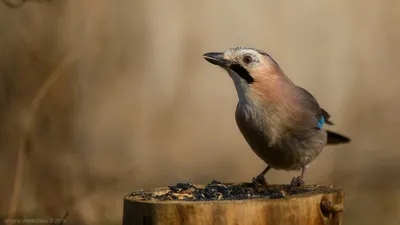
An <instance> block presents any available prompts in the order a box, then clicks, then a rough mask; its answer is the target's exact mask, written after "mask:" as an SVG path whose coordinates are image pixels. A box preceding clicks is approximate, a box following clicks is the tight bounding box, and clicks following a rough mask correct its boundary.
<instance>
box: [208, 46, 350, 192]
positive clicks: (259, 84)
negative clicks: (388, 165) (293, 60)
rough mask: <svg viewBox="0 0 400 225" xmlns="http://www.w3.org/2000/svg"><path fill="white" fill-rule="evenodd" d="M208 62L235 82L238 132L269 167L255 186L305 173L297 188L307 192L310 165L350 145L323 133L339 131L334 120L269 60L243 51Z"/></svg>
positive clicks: (235, 50)
mask: <svg viewBox="0 0 400 225" xmlns="http://www.w3.org/2000/svg"><path fill="white" fill-rule="evenodd" d="M203 57H204V58H205V60H207V61H208V62H210V63H212V64H215V65H217V66H219V67H221V68H223V69H224V70H226V72H227V73H228V74H229V76H230V77H231V78H232V80H233V83H234V85H235V88H236V92H237V95H238V98H239V102H238V104H237V107H236V113H235V119H236V123H237V126H238V127H239V130H240V132H241V133H242V135H243V137H244V138H245V140H246V142H247V143H248V144H249V146H250V147H251V149H252V150H253V151H254V153H255V154H256V155H257V156H258V157H259V158H261V159H262V160H263V161H264V162H265V163H266V164H267V167H266V168H265V169H264V170H263V171H262V172H261V173H260V174H259V175H258V176H257V177H255V178H253V183H258V184H263V185H267V182H266V179H265V174H266V173H267V172H268V171H269V170H270V169H271V168H273V169H276V170H286V171H290V170H296V171H300V170H301V174H300V176H298V177H293V179H292V181H291V185H292V186H302V185H304V177H305V173H306V170H307V167H308V165H309V164H310V163H311V162H312V161H313V160H315V159H316V158H317V156H318V155H319V154H320V153H321V151H322V148H323V147H324V146H325V145H327V144H340V143H347V142H349V141H350V139H349V138H347V137H345V136H343V135H340V134H337V133H334V132H332V131H327V130H324V129H322V127H323V125H324V124H325V123H326V124H329V125H333V123H332V122H331V121H330V120H329V119H330V115H329V114H328V113H327V112H326V111H325V110H324V109H323V108H321V107H320V106H319V104H318V102H317V100H316V99H315V98H314V97H313V96H312V95H311V94H310V93H309V92H308V91H306V90H305V89H303V88H301V87H299V86H296V85H295V84H294V83H293V82H292V81H291V80H290V79H289V78H288V77H287V76H286V75H285V73H284V72H283V70H282V69H281V67H280V66H279V65H278V63H277V62H276V61H275V60H274V59H273V58H272V57H271V56H270V55H269V54H267V53H265V52H263V51H261V50H258V49H254V48H247V47H237V48H231V49H228V50H226V51H224V52H210V53H205V54H204V55H203Z"/></svg>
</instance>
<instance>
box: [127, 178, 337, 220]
mask: <svg viewBox="0 0 400 225" xmlns="http://www.w3.org/2000/svg"><path fill="white" fill-rule="evenodd" d="M186 184H189V185H186V188H185V187H184V186H182V185H181V187H182V188H179V185H177V186H172V187H164V188H157V189H153V190H147V191H137V192H134V193H132V194H130V195H128V196H126V197H125V198H124V211H123V225H230V224H232V225H292V224H296V225H303V224H304V225H328V224H329V225H333V224H335V225H337V224H341V217H342V215H341V214H342V213H340V212H341V211H343V207H344V205H343V204H344V191H343V190H342V189H340V188H334V187H324V186H318V185H307V186H303V187H290V186H289V185H268V186H266V187H265V186H262V187H254V186H252V185H253V184H245V183H242V184H236V185H235V184H222V183H217V184H214V186H210V185H208V186H205V185H193V184H191V183H186ZM177 187H178V188H177Z"/></svg>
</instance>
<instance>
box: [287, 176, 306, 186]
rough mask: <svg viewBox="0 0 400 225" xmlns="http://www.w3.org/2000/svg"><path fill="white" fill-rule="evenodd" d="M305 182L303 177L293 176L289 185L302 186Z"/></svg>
mask: <svg viewBox="0 0 400 225" xmlns="http://www.w3.org/2000/svg"><path fill="white" fill-rule="evenodd" d="M304 185H305V182H304V179H303V177H301V176H298V177H293V179H292V181H291V182H290V186H292V187H301V186H304Z"/></svg>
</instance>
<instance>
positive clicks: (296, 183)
mask: <svg viewBox="0 0 400 225" xmlns="http://www.w3.org/2000/svg"><path fill="white" fill-rule="evenodd" d="M307 167H308V165H305V166H302V167H301V174H300V176H298V177H293V179H292V181H291V182H290V186H292V187H300V186H303V185H304V184H305V182H304V176H305V174H306V171H307Z"/></svg>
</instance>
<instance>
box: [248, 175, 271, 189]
mask: <svg viewBox="0 0 400 225" xmlns="http://www.w3.org/2000/svg"><path fill="white" fill-rule="evenodd" d="M252 184H253V185H254V186H259V185H261V186H267V185H268V182H267V180H266V179H265V176H264V175H262V174H260V175H258V176H257V177H253V180H252Z"/></svg>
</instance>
